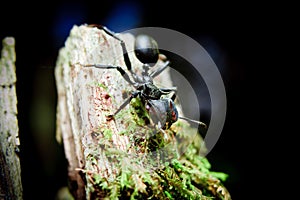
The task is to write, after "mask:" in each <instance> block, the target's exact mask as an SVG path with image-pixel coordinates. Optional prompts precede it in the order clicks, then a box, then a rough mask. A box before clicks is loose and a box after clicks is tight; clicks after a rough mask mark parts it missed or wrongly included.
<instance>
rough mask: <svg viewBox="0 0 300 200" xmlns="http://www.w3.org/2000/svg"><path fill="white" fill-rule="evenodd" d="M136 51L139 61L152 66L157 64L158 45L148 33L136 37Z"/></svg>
mask: <svg viewBox="0 0 300 200" xmlns="http://www.w3.org/2000/svg"><path fill="white" fill-rule="evenodd" d="M134 52H135V55H136V57H137V58H138V59H139V61H141V62H142V63H143V64H149V65H150V66H153V65H155V64H156V62H157V60H158V57H159V51H158V45H157V43H156V41H155V40H154V39H153V38H152V37H150V36H148V35H138V36H137V37H136V39H135V44H134Z"/></svg>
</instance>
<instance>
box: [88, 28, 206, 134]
mask: <svg viewBox="0 0 300 200" xmlns="http://www.w3.org/2000/svg"><path fill="white" fill-rule="evenodd" d="M89 26H90V27H97V28H99V29H100V30H103V31H104V32H105V33H107V34H108V35H110V36H112V37H113V38H115V39H116V40H118V41H119V42H120V44H121V47H122V51H123V58H124V62H125V65H126V67H127V70H128V71H129V72H130V74H131V75H132V78H133V80H131V78H130V76H129V75H128V73H127V72H126V71H125V70H124V69H123V68H122V67H120V66H114V65H106V64H88V65H84V66H85V67H95V68H99V69H116V70H118V71H119V73H120V74H121V75H122V76H123V78H124V79H125V80H126V81H127V82H128V83H129V84H130V85H132V86H133V87H134V88H135V89H136V90H135V91H132V92H131V95H130V96H129V97H128V98H127V99H126V100H125V101H124V102H123V103H122V104H121V106H120V107H119V108H118V109H117V111H116V112H115V113H114V114H112V115H109V116H107V119H108V120H110V119H113V118H114V116H115V115H116V114H118V113H119V112H120V111H121V110H122V109H123V108H125V106H126V105H128V104H129V103H130V101H131V100H132V99H133V98H136V97H139V98H140V99H141V102H142V103H143V105H144V106H145V109H146V111H147V112H148V113H149V116H150V118H151V120H152V121H153V123H154V124H156V125H157V126H158V129H159V130H160V131H162V132H163V133H164V129H167V128H169V127H170V126H171V125H172V124H173V123H174V122H176V121H177V120H178V119H183V120H186V121H188V122H192V123H196V124H199V125H200V126H201V127H204V128H205V129H206V127H207V126H206V124H205V123H203V122H200V121H196V120H192V119H189V118H186V117H183V116H178V111H177V108H176V106H175V103H174V101H175V98H176V94H175V93H176V91H177V88H176V87H172V88H158V87H157V86H156V85H154V83H153V78H155V77H156V76H158V75H159V74H160V73H161V72H163V71H164V70H165V69H166V68H167V67H168V66H169V65H170V61H169V60H167V61H166V62H165V63H164V65H162V66H160V67H159V68H158V69H157V70H155V71H153V72H151V73H149V69H150V68H151V67H153V66H154V65H155V64H156V63H157V61H158V59H159V55H160V53H159V50H158V44H157V42H156V41H155V40H154V39H153V38H152V37H150V36H149V35H144V34H142V35H138V36H136V38H135V43H134V53H135V56H136V57H137V59H138V60H139V61H140V62H141V63H143V66H142V72H141V75H138V74H136V73H134V72H132V70H131V68H132V67H131V62H130V59H129V56H128V52H127V49H126V45H125V42H124V41H123V40H122V39H121V38H119V37H118V36H117V35H116V33H114V32H113V31H111V30H109V29H108V28H107V27H105V26H102V25H98V24H91V25H89ZM171 92H173V95H172V97H171V98H162V96H163V95H168V94H170V93H171Z"/></svg>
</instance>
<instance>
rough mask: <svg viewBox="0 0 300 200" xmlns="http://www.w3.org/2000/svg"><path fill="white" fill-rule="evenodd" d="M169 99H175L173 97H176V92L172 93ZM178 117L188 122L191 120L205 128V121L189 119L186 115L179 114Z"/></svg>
mask: <svg viewBox="0 0 300 200" xmlns="http://www.w3.org/2000/svg"><path fill="white" fill-rule="evenodd" d="M171 99H172V100H173V101H175V99H176V93H174V94H173V95H172V97H171ZM178 118H179V119H183V120H185V121H188V122H191V123H195V124H198V125H199V126H201V127H202V128H205V129H207V125H206V124H205V123H203V122H200V121H197V120H193V119H190V118H187V117H184V116H179V117H178Z"/></svg>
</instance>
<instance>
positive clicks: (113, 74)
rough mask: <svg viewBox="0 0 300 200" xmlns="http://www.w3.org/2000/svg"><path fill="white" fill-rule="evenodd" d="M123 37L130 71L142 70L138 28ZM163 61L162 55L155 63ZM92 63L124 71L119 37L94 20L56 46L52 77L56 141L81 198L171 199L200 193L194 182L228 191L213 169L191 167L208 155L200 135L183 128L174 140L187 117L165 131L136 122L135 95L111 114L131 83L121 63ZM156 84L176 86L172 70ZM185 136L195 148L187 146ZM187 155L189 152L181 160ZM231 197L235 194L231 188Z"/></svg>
mask: <svg viewBox="0 0 300 200" xmlns="http://www.w3.org/2000/svg"><path fill="white" fill-rule="evenodd" d="M118 36H119V37H120V38H122V39H123V40H124V41H125V43H126V47H127V50H128V52H129V58H130V60H131V63H132V66H133V71H134V72H135V73H139V72H140V71H141V68H142V63H140V62H139V61H138V60H137V59H136V57H135V56H134V54H133V44H134V37H133V35H131V34H118ZM163 63H164V61H163V60H162V59H160V60H159V62H158V65H161V64H163ZM89 64H110V65H114V66H121V67H122V68H123V69H124V70H126V65H125V63H124V59H123V52H122V48H121V45H120V42H119V41H118V40H116V39H114V38H112V37H111V36H109V35H107V34H106V33H105V32H104V31H103V30H99V29H97V28H95V27H89V26H86V25H82V26H74V27H73V28H72V30H71V32H70V36H69V37H68V39H67V40H66V43H65V47H63V48H62V49H61V50H60V52H59V56H58V60H57V64H56V69H55V77H56V84H57V91H58V105H57V140H58V141H62V142H63V145H64V149H65V155H66V158H67V160H68V163H69V169H68V170H69V180H70V186H69V188H70V191H71V192H72V194H73V195H74V197H75V198H76V199H103V198H109V199H118V198H121V199H122V198H125V199H129V198H133V199H134V198H137V199H145V198H147V197H152V198H153V199H166V198H169V199H173V198H174V197H175V196H176V195H177V194H178V195H179V194H180V195H181V196H180V197H182V198H183V197H185V198H190V199H197V198H200V197H201V196H202V194H203V192H202V191H201V190H200V189H198V188H196V187H195V188H196V189H195V188H194V187H193V186H192V184H191V182H193V183H195V184H196V186H202V187H204V188H206V189H207V190H210V191H211V192H212V193H214V192H215V196H218V195H220V196H222V195H223V196H226V195H227V191H226V189H225V188H224V187H223V186H222V184H221V183H220V181H219V180H218V179H217V178H216V177H213V176H212V175H211V174H209V173H208V172H209V171H208V170H206V171H205V170H204V171H203V170H202V168H201V167H202V166H199V169H198V168H197V169H194V171H192V169H193V168H194V166H197V165H202V164H199V163H200V162H201V161H200V160H201V159H202V160H204V158H201V159H200V160H197V159H198V157H197V156H198V155H199V152H198V151H199V149H200V148H199V144H202V142H201V138H200V137H199V136H195V138H188V137H189V136H188V135H185V136H182V137H181V139H180V145H182V146H178V145H177V144H176V142H177V141H178V140H177V139H179V138H175V135H176V134H177V135H182V134H180V132H183V133H184V132H188V129H186V128H183V127H187V126H184V125H183V124H184V123H178V124H177V125H174V126H173V129H170V130H166V131H165V132H164V133H163V132H160V131H159V130H154V129H153V127H152V128H150V127H149V126H143V125H142V124H143V123H144V122H143V119H142V120H141V121H139V120H140V119H139V118H140V116H139V114H140V113H141V112H142V111H141V110H143V106H141V104H139V103H138V101H132V102H131V103H130V105H128V106H126V108H124V109H123V110H122V111H121V112H120V113H119V114H118V115H117V116H115V119H114V120H107V118H106V117H107V116H108V115H110V114H112V113H114V112H115V111H116V110H117V109H118V108H119V106H120V105H121V104H122V103H123V102H124V100H125V99H126V98H127V97H128V95H129V94H130V92H131V91H133V90H134V88H133V87H132V86H131V85H130V84H128V83H127V82H126V81H125V79H124V78H123V77H122V76H121V74H120V73H119V72H118V71H117V70H115V69H98V68H94V67H86V66H85V65H89ZM161 77H163V78H161ZM155 84H156V85H163V86H165V87H169V86H172V82H171V78H170V74H169V73H168V70H165V71H164V72H163V73H162V74H160V75H159V76H158V77H157V79H155ZM178 108H179V107H178ZM136 113H138V114H136ZM135 114H136V115H135ZM180 114H181V112H180ZM154 131H156V132H155V135H153V132H154ZM151 134H152V135H151ZM185 141H186V143H185ZM191 141H192V142H191ZM188 143H189V144H191V143H193V145H190V147H191V148H195V149H191V148H190V149H189V150H187V146H189V144H188ZM169 144H170V145H169ZM197 145H198V146H197ZM195 146H197V148H196V147H195ZM158 147H162V148H161V149H162V150H158V149H159V148H158ZM182 149H184V150H182ZM181 150H182V151H181ZM186 152H190V153H189V154H188V155H187V154H186ZM183 154H186V155H185V156H183V158H184V159H183V160H182V161H179V160H178V159H179V157H180V156H181V155H183ZM194 154H198V155H197V156H196V155H195V156H194ZM188 156H190V157H189V160H188V159H187V157H188ZM196 157H197V159H196ZM199 158H200V157H199ZM203 162H204V161H203ZM183 165H185V166H183ZM206 167H207V165H206ZM200 168H201V169H200ZM204 168H205V167H203V169H204ZM205 169H206V168H205ZM192 173H194V174H195V176H194V175H192ZM197 177H198V178H197ZM204 180H208V181H204ZM219 193H220V194H219ZM172 196H173V197H172ZM226 197H227V198H226V199H230V196H229V193H228V195H227V196H226Z"/></svg>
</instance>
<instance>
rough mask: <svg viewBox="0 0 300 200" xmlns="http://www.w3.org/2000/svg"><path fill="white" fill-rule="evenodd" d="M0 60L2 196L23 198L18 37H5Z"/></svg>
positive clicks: (0, 195)
mask: <svg viewBox="0 0 300 200" xmlns="http://www.w3.org/2000/svg"><path fill="white" fill-rule="evenodd" d="M2 43H3V49H2V54H1V61H0V199H22V183H21V168H20V159H19V157H18V155H17V152H18V151H19V148H18V146H19V145H20V142H19V136H18V135H19V128H18V120H17V95H16V73H15V70H16V67H15V61H16V55H15V40H14V38H12V37H6V38H4V39H3V42H2Z"/></svg>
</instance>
